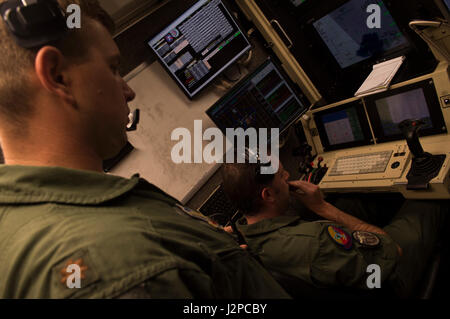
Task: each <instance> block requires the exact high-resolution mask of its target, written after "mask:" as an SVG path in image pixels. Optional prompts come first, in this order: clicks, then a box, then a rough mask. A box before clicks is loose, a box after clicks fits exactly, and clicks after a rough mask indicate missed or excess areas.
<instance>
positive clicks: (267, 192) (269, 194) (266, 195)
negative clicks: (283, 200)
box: [261, 187, 275, 202]
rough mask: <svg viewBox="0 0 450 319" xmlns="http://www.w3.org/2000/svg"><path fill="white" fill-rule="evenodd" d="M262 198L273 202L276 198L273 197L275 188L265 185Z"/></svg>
mask: <svg viewBox="0 0 450 319" xmlns="http://www.w3.org/2000/svg"><path fill="white" fill-rule="evenodd" d="M261 198H262V200H263V201H267V202H273V201H275V198H274V197H273V189H272V188H270V187H264V188H263V189H262V191H261Z"/></svg>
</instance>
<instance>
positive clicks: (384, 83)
mask: <svg viewBox="0 0 450 319" xmlns="http://www.w3.org/2000/svg"><path fill="white" fill-rule="evenodd" d="M404 59H405V57H404V56H401V57H398V58H395V59H392V60H388V61H385V62H382V63H379V64H375V65H374V66H373V70H372V72H371V73H370V74H369V76H368V77H367V79H366V80H365V81H364V83H363V84H362V85H361V87H360V88H359V89H358V91H357V92H356V93H355V96H365V95H369V94H374V93H378V92H383V91H386V90H387V89H388V88H389V85H390V83H391V81H392V79H393V78H394V76H395V73H397V71H398V69H399V68H400V66H401V65H402V63H403V60H404Z"/></svg>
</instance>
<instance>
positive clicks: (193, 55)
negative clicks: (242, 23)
mask: <svg viewBox="0 0 450 319" xmlns="http://www.w3.org/2000/svg"><path fill="white" fill-rule="evenodd" d="M148 45H149V46H150V47H151V48H152V50H153V51H154V52H155V53H156V55H157V57H158V59H159V61H160V62H161V63H162V64H163V66H164V67H165V68H166V70H167V71H168V72H169V74H170V75H171V76H172V77H173V78H174V79H175V81H176V82H177V84H178V85H179V86H180V87H181V88H182V90H183V92H184V93H185V94H186V95H187V96H188V97H189V98H193V97H194V96H195V95H196V94H197V93H198V92H199V91H200V90H202V89H203V88H204V87H205V86H206V85H207V84H208V83H210V82H211V81H212V80H213V79H214V78H215V77H216V76H217V75H219V74H220V73H221V72H222V71H224V70H225V69H226V68H227V67H228V66H230V65H231V64H232V63H233V62H235V61H236V60H237V59H238V58H239V57H241V56H242V55H243V54H244V53H245V52H246V51H248V50H249V49H250V48H251V46H250V43H249V42H248V40H247V38H246V37H245V36H244V34H243V33H242V31H241V29H240V28H239V27H238V25H237V23H236V22H235V21H234V19H233V18H232V16H231V14H230V13H229V12H228V10H227V9H226V7H225V6H224V5H223V3H222V1H220V0H200V1H198V2H197V3H196V4H195V5H194V6H192V7H191V8H189V9H188V10H187V11H185V12H184V13H183V14H182V15H181V16H179V17H178V18H177V19H176V20H175V21H173V22H172V23H171V24H170V25H169V26H167V27H166V28H165V29H164V30H162V31H161V32H160V33H159V34H157V35H156V36H154V37H153V38H152V39H150V40H149V41H148Z"/></svg>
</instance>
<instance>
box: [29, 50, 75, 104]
mask: <svg viewBox="0 0 450 319" xmlns="http://www.w3.org/2000/svg"><path fill="white" fill-rule="evenodd" d="M34 68H35V72H36V75H37V77H38V79H39V82H40V83H41V85H42V86H43V87H44V88H45V89H46V90H47V91H48V92H49V93H50V94H53V95H57V96H59V97H60V98H61V99H63V100H65V101H66V102H68V103H73V102H74V97H73V95H72V92H71V90H70V85H69V84H70V79H69V76H68V72H67V60H66V58H65V57H64V55H63V54H62V53H61V51H60V50H58V49H57V48H55V47H52V46H45V47H43V48H41V49H40V50H39V52H38V53H37V55H36V59H35V64H34Z"/></svg>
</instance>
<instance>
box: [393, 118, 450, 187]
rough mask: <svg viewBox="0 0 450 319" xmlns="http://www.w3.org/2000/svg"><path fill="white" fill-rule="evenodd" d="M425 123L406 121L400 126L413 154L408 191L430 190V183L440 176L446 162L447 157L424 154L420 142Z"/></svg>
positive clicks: (408, 176) (408, 177)
mask: <svg viewBox="0 0 450 319" xmlns="http://www.w3.org/2000/svg"><path fill="white" fill-rule="evenodd" d="M424 124H425V123H424V122H423V121H421V120H411V119H408V120H404V121H402V122H401V123H400V124H399V126H398V127H399V128H400V130H401V131H402V132H403V134H404V135H405V138H406V143H407V144H408V148H409V150H410V151H411V154H412V163H411V169H410V170H409V172H408V175H407V176H406V178H407V179H408V185H407V187H406V188H407V189H409V190H424V189H428V187H429V182H430V181H431V180H432V179H433V178H435V177H436V176H437V175H439V172H440V170H441V167H442V165H443V164H444V161H445V155H432V154H430V153H427V152H424V150H423V148H422V145H421V144H420V141H419V134H418V133H419V130H420V128H421V127H422V126H423V125H424Z"/></svg>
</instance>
